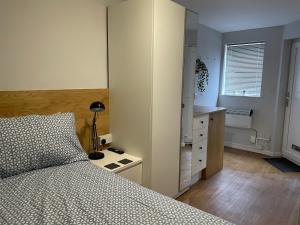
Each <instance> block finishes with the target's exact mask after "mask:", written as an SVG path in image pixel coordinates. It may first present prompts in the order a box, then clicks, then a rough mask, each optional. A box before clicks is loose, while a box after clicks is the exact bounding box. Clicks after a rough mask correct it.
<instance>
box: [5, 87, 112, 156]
mask: <svg viewBox="0 0 300 225" xmlns="http://www.w3.org/2000/svg"><path fill="white" fill-rule="evenodd" d="M108 95H109V93H108V89H78V90H77V89H76V90H50V91H48V90H45V91H0V117H14V116H23V115H30V114H39V115H49V114H54V113H58V112H74V113H75V118H76V129H77V135H78V137H79V140H80V142H81V144H82V146H83V148H84V149H85V150H86V151H87V152H89V150H90V126H91V123H92V119H93V113H92V112H90V110H89V107H90V104H91V103H92V102H94V101H101V102H103V103H104V105H105V108H106V109H105V111H104V112H101V113H99V114H98V120H97V130H98V134H106V133H109V97H108Z"/></svg>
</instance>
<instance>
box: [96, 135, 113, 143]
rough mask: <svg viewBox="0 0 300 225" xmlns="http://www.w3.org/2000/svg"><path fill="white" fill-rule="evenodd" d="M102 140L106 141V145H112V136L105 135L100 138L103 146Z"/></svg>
mask: <svg viewBox="0 0 300 225" xmlns="http://www.w3.org/2000/svg"><path fill="white" fill-rule="evenodd" d="M102 140H106V143H105V144H110V143H112V135H111V134H104V135H100V136H99V143H100V144H101V141H102Z"/></svg>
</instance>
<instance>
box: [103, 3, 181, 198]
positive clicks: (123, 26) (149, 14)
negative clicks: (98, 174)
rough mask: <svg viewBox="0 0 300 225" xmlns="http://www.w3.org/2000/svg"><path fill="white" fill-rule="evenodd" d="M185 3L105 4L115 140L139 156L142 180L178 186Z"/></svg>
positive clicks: (165, 187) (159, 187) (169, 191)
mask: <svg viewBox="0 0 300 225" xmlns="http://www.w3.org/2000/svg"><path fill="white" fill-rule="evenodd" d="M184 23H185V9H184V8H183V7H182V6H180V5H178V4H176V3H174V2H173V1H171V0H128V1H124V2H122V3H120V4H118V5H114V6H112V7H109V9H108V46H109V89H110V109H109V110H110V118H111V121H110V127H111V133H112V135H113V139H114V143H115V144H116V145H118V146H121V147H123V148H124V149H125V151H126V152H127V153H129V154H132V155H135V156H138V157H142V158H143V185H144V186H146V187H149V188H151V189H153V190H155V191H158V192H160V193H163V194H165V195H168V196H171V197H174V196H176V195H177V194H178V188H179V157H180V156H179V154H180V123H181V94H182V70H183V48H184Z"/></svg>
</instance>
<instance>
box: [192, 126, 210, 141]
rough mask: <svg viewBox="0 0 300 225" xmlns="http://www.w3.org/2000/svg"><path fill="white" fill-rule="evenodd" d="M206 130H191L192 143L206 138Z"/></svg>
mask: <svg viewBox="0 0 300 225" xmlns="http://www.w3.org/2000/svg"><path fill="white" fill-rule="evenodd" d="M207 133H208V131H207V130H200V129H198V130H193V144H194V143H198V142H201V141H204V140H206V139H207Z"/></svg>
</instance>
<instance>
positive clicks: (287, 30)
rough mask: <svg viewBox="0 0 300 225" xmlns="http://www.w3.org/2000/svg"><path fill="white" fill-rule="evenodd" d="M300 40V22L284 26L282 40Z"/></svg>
mask: <svg viewBox="0 0 300 225" xmlns="http://www.w3.org/2000/svg"><path fill="white" fill-rule="evenodd" d="M296 38H300V20H299V21H296V22H293V23H290V24H287V25H286V26H284V39H296Z"/></svg>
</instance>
